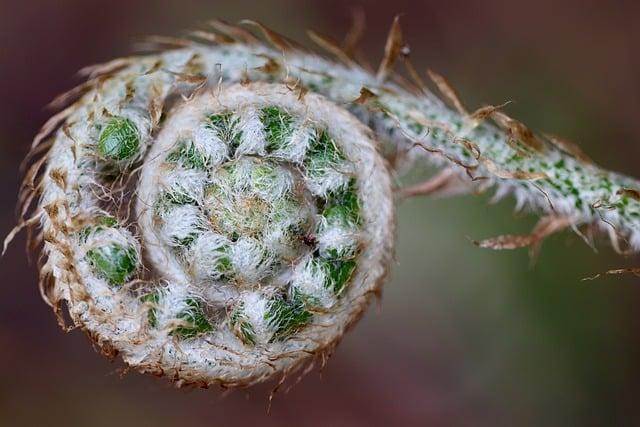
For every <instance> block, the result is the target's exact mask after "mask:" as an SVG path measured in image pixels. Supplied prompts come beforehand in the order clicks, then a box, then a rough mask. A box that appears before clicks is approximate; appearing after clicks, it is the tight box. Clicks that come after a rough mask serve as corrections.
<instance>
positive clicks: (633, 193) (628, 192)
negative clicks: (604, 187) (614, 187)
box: [616, 188, 640, 202]
mask: <svg viewBox="0 0 640 427" xmlns="http://www.w3.org/2000/svg"><path fill="white" fill-rule="evenodd" d="M616 196H622V197H629V198H631V199H633V200H635V201H638V202H640V191H638V190H635V189H633V188H621V189H619V190H618V191H616Z"/></svg>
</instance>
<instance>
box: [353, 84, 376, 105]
mask: <svg viewBox="0 0 640 427" xmlns="http://www.w3.org/2000/svg"><path fill="white" fill-rule="evenodd" d="M377 97H378V95H376V94H375V93H373V92H372V91H371V90H370V89H369V88H366V87H364V86H362V87H361V88H360V96H358V97H357V98H356V99H354V100H353V101H351V102H353V103H354V104H360V105H367V104H368V103H369V101H371V100H372V99H376V98H377Z"/></svg>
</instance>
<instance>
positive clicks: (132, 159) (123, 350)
mask: <svg viewBox="0 0 640 427" xmlns="http://www.w3.org/2000/svg"><path fill="white" fill-rule="evenodd" d="M249 24H252V25H257V27H258V28H260V29H261V31H262V33H263V35H264V36H265V39H266V40H267V42H268V43H263V42H260V41H259V40H258V38H257V37H256V36H255V35H254V34H253V33H251V32H249V31H247V30H246V29H245V28H243V27H237V26H232V25H229V24H225V23H222V22H220V21H215V22H213V23H212V25H213V29H212V30H211V31H208V32H196V33H193V34H192V38H191V39H188V40H186V39H185V40H182V39H161V40H160V39H157V40H156V42H158V43H161V44H163V45H167V44H168V46H167V49H166V50H160V51H159V52H156V53H153V54H149V55H146V56H138V57H130V58H124V59H119V60H115V61H112V62H110V63H107V64H103V65H100V66H95V67H91V68H89V69H87V70H85V73H86V74H87V75H88V76H89V81H88V82H87V83H86V84H84V85H82V86H80V87H79V88H78V89H77V90H75V91H72V92H71V93H70V95H68V96H66V97H64V98H62V99H61V100H59V102H58V104H63V103H69V101H71V102H70V103H69V105H68V106H67V107H66V108H65V109H63V110H62V112H61V113H59V114H58V115H56V116H55V117H54V118H53V119H52V120H51V121H50V122H48V123H47V124H46V125H45V127H44V128H43V131H42V132H41V133H40V134H39V135H38V136H37V137H36V139H35V141H34V144H33V153H34V156H37V155H38V154H39V153H45V154H44V155H41V157H40V159H38V160H35V161H34V162H33V166H32V167H31V169H30V171H29V173H28V174H27V177H26V181H25V186H24V188H23V192H22V194H21V203H22V206H23V209H22V213H23V215H24V216H25V218H26V217H30V218H29V219H25V220H24V221H23V223H22V225H29V226H31V225H34V224H36V223H37V224H39V226H40V228H41V230H42V233H41V237H42V241H43V242H44V244H43V246H44V247H43V255H44V257H43V265H42V266H41V288H42V293H43V296H44V298H45V300H46V301H47V302H49V303H50V304H51V305H52V306H53V307H54V309H55V310H56V312H57V313H58V314H59V312H60V307H61V305H62V304H63V303H66V305H67V307H68V310H69V313H70V315H71V318H72V320H73V322H74V324H75V325H77V326H80V327H81V328H82V329H83V330H85V331H86V332H87V333H88V334H89V335H90V336H91V337H92V338H93V339H94V341H95V342H96V343H97V344H98V345H99V346H100V348H102V350H103V351H104V352H106V353H109V354H115V353H120V354H121V355H122V356H123V359H124V360H125V362H126V363H127V364H129V365H130V366H132V367H135V368H137V369H138V370H141V371H144V372H150V373H155V374H161V375H166V376H169V377H172V378H174V379H175V380H177V381H180V382H181V383H194V384H201V385H208V384H213V383H219V384H222V385H225V386H242V385H249V384H253V383H256V382H259V381H263V380H265V379H268V378H271V377H273V376H274V375H276V374H287V373H289V372H292V371H294V370H295V369H297V368H299V367H301V366H302V365H304V364H305V363H306V362H309V361H310V360H312V359H313V356H314V355H320V354H325V353H328V352H330V351H331V350H332V349H333V348H334V346H335V345H336V343H337V342H338V340H339V339H340V337H341V336H342V335H343V334H344V332H345V330H346V329H347V328H348V327H349V326H350V325H351V324H353V323H354V322H355V321H356V320H357V319H358V318H359V316H360V314H361V313H362V311H363V310H364V308H365V307H366V305H367V302H368V301H369V299H370V297H371V296H372V295H374V294H375V293H377V292H378V291H379V289H380V286H381V285H382V281H383V279H384V275H385V273H386V271H387V269H388V267H389V264H390V262H391V259H392V253H393V243H394V232H393V230H394V217H393V196H392V189H391V178H390V175H391V173H393V168H396V169H397V170H399V169H400V168H404V167H409V166H411V165H415V164H420V162H424V161H429V162H433V163H435V164H437V165H441V166H443V170H444V172H443V173H442V174H441V175H439V176H438V177H436V178H435V181H431V182H428V183H425V184H423V185H421V186H417V187H412V188H408V189H402V190H401V194H404V195H413V194H427V193H431V192H434V191H442V190H443V189H444V192H447V191H448V192H464V191H469V190H478V191H479V190H486V189H488V188H492V187H495V188H496V189H497V193H498V195H500V196H502V195H505V194H514V195H515V196H516V198H517V200H518V203H519V204H520V205H528V206H531V207H533V208H536V209H538V210H539V211H540V212H542V213H543V214H544V215H546V217H545V219H544V220H543V221H541V224H540V226H539V227H538V228H537V229H536V230H534V233H532V234H531V235H530V236H502V237H500V238H497V239H491V240H487V241H483V242H479V244H480V245H481V246H486V247H492V248H512V247H520V246H535V245H537V244H538V243H539V241H540V239H542V238H543V237H544V236H545V235H548V234H550V233H552V232H555V231H557V230H558V229H561V228H564V227H568V226H571V227H573V228H574V229H575V230H578V227H581V226H589V227H592V226H593V227H594V229H596V230H600V231H605V232H608V233H609V235H610V237H611V238H612V241H613V242H614V243H615V244H616V245H620V244H621V243H626V246H627V247H628V249H630V250H637V249H639V248H640V202H639V200H640V193H638V190H637V189H638V188H640V185H639V184H638V183H637V181H635V180H633V179H631V178H627V177H624V176H622V175H619V174H615V173H611V172H607V171H604V170H602V169H600V168H598V167H597V166H595V165H594V164H593V163H592V162H591V161H589V160H588V159H587V158H586V156H584V155H583V154H582V153H581V152H580V151H579V150H577V149H576V148H575V147H573V146H571V145H570V144H567V143H565V142H563V141H561V140H559V139H558V138H555V137H550V136H540V135H537V134H535V133H533V132H531V131H530V130H529V129H528V128H527V127H526V126H524V125H523V124H522V123H520V122H518V121H516V120H514V119H512V118H510V117H508V116H506V115H505V114H504V113H503V112H502V110H501V108H500V107H493V106H487V107H483V108H480V109H478V110H476V111H474V112H469V111H467V110H466V108H465V107H464V105H463V104H462V102H461V101H460V100H459V98H458V97H457V95H456V94H455V92H454V91H453V90H452V89H451V87H450V86H449V84H448V83H447V82H446V80H445V79H444V78H442V77H441V76H439V75H437V74H435V73H431V77H432V80H433V81H434V83H435V84H436V86H437V87H438V89H439V90H440V91H441V92H442V94H443V96H444V98H446V99H447V100H448V101H450V103H451V104H452V107H453V108H449V107H447V106H446V105H445V103H444V102H442V101H441V100H440V99H438V98H436V97H435V96H433V95H432V94H431V93H430V92H428V91H427V90H426V89H425V88H424V86H423V84H422V82H421V80H420V78H419V77H418V76H417V75H416V73H415V72H414V70H413V68H412V67H411V66H410V63H409V62H408V58H407V48H406V47H405V46H404V45H403V43H402V40H401V34H400V30H399V26H398V23H397V20H396V21H395V22H394V25H393V27H392V30H391V33H390V36H389V39H388V42H387V46H386V49H385V58H384V60H383V62H382V64H381V66H380V68H379V69H378V70H377V72H376V73H374V72H372V71H369V70H367V69H366V68H364V67H362V66H360V65H358V64H357V63H356V62H355V60H353V59H352V58H351V56H350V55H348V54H347V53H345V52H343V51H342V50H340V49H339V48H338V47H337V46H336V45H334V44H332V43H331V42H330V41H328V40H326V39H324V38H322V37H320V36H318V35H315V34H312V38H313V39H314V40H315V41H316V42H318V43H319V44H320V45H321V46H322V47H323V48H325V50H327V51H329V52H330V53H331V54H333V55H334V56H335V57H336V58H337V59H335V60H332V59H327V58H324V57H321V56H319V55H318V54H316V53H310V52H308V51H306V50H304V49H302V48H300V47H298V46H297V45H296V44H295V43H293V42H291V41H289V40H288V39H286V38H284V37H282V36H280V35H279V34H277V33H275V32H273V31H271V30H269V29H267V28H265V27H263V26H261V25H259V24H256V23H249ZM400 59H402V60H404V61H405V63H406V65H407V66H408V70H409V75H410V76H412V77H413V78H414V81H415V83H407V82H406V81H404V80H402V79H400V78H399V77H398V75H396V74H395V73H394V72H393V71H392V67H393V65H394V63H395V62H396V61H398V60H400ZM383 147H387V150H386V151H387V157H389V159H387V160H390V161H389V162H387V160H385V158H384V157H383V154H382V153H383V151H384V150H383ZM389 147H391V151H392V152H393V156H390V155H388V151H389V150H388V148H389ZM391 157H393V159H391ZM34 158H35V157H34ZM391 160H393V161H391ZM407 165H409V166H407ZM36 198H37V200H36ZM34 203H35V206H34V207H32V204H34ZM31 210H32V212H31ZM30 212H31V213H32V215H29V213H30ZM59 316H60V318H61V315H60V314H59Z"/></svg>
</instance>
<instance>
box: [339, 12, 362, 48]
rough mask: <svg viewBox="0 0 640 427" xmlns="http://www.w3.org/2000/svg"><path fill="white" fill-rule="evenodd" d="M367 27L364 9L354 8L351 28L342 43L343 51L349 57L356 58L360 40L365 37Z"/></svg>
mask: <svg viewBox="0 0 640 427" xmlns="http://www.w3.org/2000/svg"><path fill="white" fill-rule="evenodd" d="M365 26H366V17H365V14H364V9H363V8H362V7H355V8H353V11H352V14H351V26H350V27H349V31H348V32H347V34H346V35H345V36H344V40H343V41H342V50H344V51H345V52H346V53H347V55H349V57H353V56H354V54H355V52H356V49H357V48H358V43H360V40H362V36H363V35H364V29H365Z"/></svg>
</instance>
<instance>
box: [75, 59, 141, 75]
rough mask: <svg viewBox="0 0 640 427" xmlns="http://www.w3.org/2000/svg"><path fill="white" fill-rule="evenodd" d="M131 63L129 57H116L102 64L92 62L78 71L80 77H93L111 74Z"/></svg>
mask: <svg viewBox="0 0 640 427" xmlns="http://www.w3.org/2000/svg"><path fill="white" fill-rule="evenodd" d="M130 64H131V58H118V59H114V60H113V61H109V62H105V63H102V64H94V65H88V66H86V67H83V68H81V69H80V71H78V75H79V76H80V77H86V78H88V79H94V78H96V77H99V76H104V75H109V76H110V75H112V74H113V73H115V72H117V71H120V70H122V69H123V68H125V67H128V66H129V65H130Z"/></svg>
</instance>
